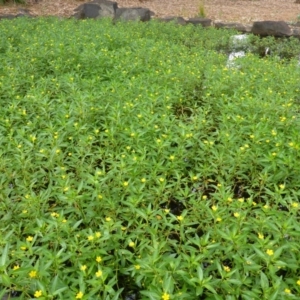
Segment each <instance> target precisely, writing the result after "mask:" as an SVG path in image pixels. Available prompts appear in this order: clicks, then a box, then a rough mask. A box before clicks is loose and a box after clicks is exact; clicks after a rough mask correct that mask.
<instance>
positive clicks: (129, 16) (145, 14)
mask: <svg viewBox="0 0 300 300" xmlns="http://www.w3.org/2000/svg"><path fill="white" fill-rule="evenodd" d="M150 19H151V11H150V9H148V8H143V7H131V8H125V7H124V8H118V9H117V11H116V15H115V18H114V22H116V21H119V20H123V21H142V22H147V21H150Z"/></svg>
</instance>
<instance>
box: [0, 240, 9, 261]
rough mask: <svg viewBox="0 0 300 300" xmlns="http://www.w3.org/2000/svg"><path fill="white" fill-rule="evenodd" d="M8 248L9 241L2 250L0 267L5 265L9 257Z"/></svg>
mask: <svg viewBox="0 0 300 300" xmlns="http://www.w3.org/2000/svg"><path fill="white" fill-rule="evenodd" d="M8 249H9V243H7V244H6V245H5V247H4V249H3V251H2V255H1V260H0V267H3V266H5V264H6V261H7V258H8Z"/></svg>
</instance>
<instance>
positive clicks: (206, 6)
mask: <svg viewBox="0 0 300 300" xmlns="http://www.w3.org/2000/svg"><path fill="white" fill-rule="evenodd" d="M295 1H296V0H117V1H116V2H117V3H118V6H119V7H146V8H149V9H151V10H152V11H153V12H154V13H155V16H156V17H166V16H182V17H185V18H190V17H195V16H198V15H199V13H200V12H201V11H202V14H203V13H204V14H205V16H206V17H208V18H211V19H212V20H214V21H223V22H241V23H244V24H247V23H252V22H253V21H262V20H274V21H286V22H295V21H297V20H299V19H300V4H297V3H295ZM84 2H87V1H83V0H28V1H27V4H26V5H16V4H14V3H12V4H8V5H4V6H0V15H3V14H15V13H18V12H19V11H20V9H21V8H26V9H28V10H29V11H30V12H31V13H32V14H33V15H36V16H45V15H54V16H61V17H69V16H71V15H72V14H74V9H75V8H76V7H78V6H79V5H80V4H82V3H84ZM201 7H202V10H201ZM298 18H299V19H298Z"/></svg>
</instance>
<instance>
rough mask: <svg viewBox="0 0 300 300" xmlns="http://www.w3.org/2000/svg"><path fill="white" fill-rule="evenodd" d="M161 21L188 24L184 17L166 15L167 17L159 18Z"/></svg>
mask: <svg viewBox="0 0 300 300" xmlns="http://www.w3.org/2000/svg"><path fill="white" fill-rule="evenodd" d="M158 20H159V21H161V22H166V23H168V22H174V23H176V24H178V25H186V20H185V19H184V18H182V17H165V18H160V19H158Z"/></svg>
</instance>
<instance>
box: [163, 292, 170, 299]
mask: <svg viewBox="0 0 300 300" xmlns="http://www.w3.org/2000/svg"><path fill="white" fill-rule="evenodd" d="M161 298H162V300H170V295H169V294H167V293H163V295H162V296H161Z"/></svg>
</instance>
